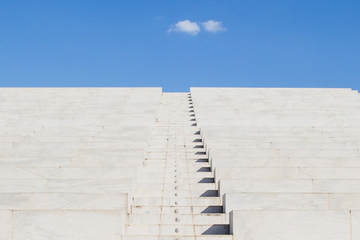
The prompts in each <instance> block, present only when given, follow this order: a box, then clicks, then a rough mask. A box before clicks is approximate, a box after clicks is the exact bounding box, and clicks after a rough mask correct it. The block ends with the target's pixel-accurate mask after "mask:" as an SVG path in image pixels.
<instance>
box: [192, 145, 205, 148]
mask: <svg viewBox="0 0 360 240" xmlns="http://www.w3.org/2000/svg"><path fill="white" fill-rule="evenodd" d="M193 148H204V146H203V145H195V146H194V147H193Z"/></svg>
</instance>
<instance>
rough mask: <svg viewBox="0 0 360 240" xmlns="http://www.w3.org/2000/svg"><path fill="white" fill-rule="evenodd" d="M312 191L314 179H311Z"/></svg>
mask: <svg viewBox="0 0 360 240" xmlns="http://www.w3.org/2000/svg"><path fill="white" fill-rule="evenodd" d="M311 187H312V192H314V179H311Z"/></svg>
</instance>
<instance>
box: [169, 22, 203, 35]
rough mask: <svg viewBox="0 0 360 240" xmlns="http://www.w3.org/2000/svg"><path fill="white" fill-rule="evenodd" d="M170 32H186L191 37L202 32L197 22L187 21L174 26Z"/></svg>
mask: <svg viewBox="0 0 360 240" xmlns="http://www.w3.org/2000/svg"><path fill="white" fill-rule="evenodd" d="M168 32H185V33H189V34H191V35H197V34H198V33H199V32H200V27H199V25H198V24H197V23H196V22H190V21H189V20H185V21H179V22H177V23H176V24H174V25H172V26H171V28H170V29H169V30H168Z"/></svg>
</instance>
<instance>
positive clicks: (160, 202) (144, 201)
mask: <svg viewBox="0 0 360 240" xmlns="http://www.w3.org/2000/svg"><path fill="white" fill-rule="evenodd" d="M220 204H221V200H220V198H219V197H214V198H190V197H135V198H134V205H142V206H208V205H220Z"/></svg>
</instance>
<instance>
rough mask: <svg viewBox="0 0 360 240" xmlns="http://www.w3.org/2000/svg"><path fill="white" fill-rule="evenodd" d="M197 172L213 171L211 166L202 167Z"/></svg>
mask: <svg viewBox="0 0 360 240" xmlns="http://www.w3.org/2000/svg"><path fill="white" fill-rule="evenodd" d="M196 172H211V168H210V167H201V168H199V169H198V170H197V171H196Z"/></svg>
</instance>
